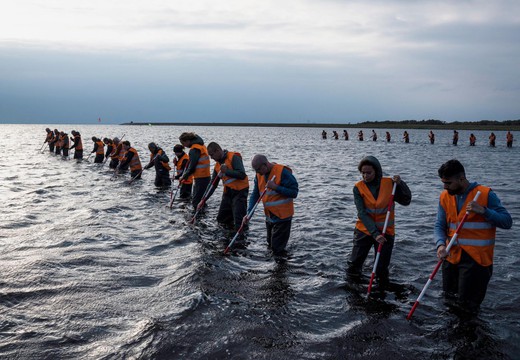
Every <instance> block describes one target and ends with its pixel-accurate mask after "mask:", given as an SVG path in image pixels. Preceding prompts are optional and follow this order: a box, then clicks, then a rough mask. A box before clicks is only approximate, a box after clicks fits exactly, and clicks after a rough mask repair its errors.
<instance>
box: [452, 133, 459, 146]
mask: <svg viewBox="0 0 520 360" xmlns="http://www.w3.org/2000/svg"><path fill="white" fill-rule="evenodd" d="M458 142H459V132H458V131H457V130H453V145H455V146H457V143H458Z"/></svg>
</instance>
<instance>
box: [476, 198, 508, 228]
mask: <svg viewBox="0 0 520 360" xmlns="http://www.w3.org/2000/svg"><path fill="white" fill-rule="evenodd" d="M483 215H484V218H485V219H486V221H489V222H490V223H491V224H493V225H494V226H496V227H499V228H501V229H511V226H513V219H512V218H511V215H510V214H509V212H508V211H507V210H506V208H505V207H504V206H502V203H501V202H500V199H499V198H498V196H497V195H496V194H495V193H494V192H493V191H490V192H489V195H488V206H487V207H485V208H484V214H483Z"/></svg>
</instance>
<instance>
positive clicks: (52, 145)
mask: <svg viewBox="0 0 520 360" xmlns="http://www.w3.org/2000/svg"><path fill="white" fill-rule="evenodd" d="M49 151H50V152H54V144H50V143H49Z"/></svg>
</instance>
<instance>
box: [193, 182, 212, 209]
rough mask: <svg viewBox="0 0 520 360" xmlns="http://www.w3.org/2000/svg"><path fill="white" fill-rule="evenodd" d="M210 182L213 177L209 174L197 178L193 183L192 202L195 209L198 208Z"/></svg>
mask: <svg viewBox="0 0 520 360" xmlns="http://www.w3.org/2000/svg"><path fill="white" fill-rule="evenodd" d="M210 182H211V177H209V176H208V177H203V178H197V179H195V181H194V183H193V198H192V199H191V203H192V205H193V208H194V209H196V208H197V205H198V204H199V202H200V201H201V200H202V197H203V196H204V192H206V189H207V187H208V185H209V183H210Z"/></svg>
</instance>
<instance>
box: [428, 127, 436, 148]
mask: <svg viewBox="0 0 520 360" xmlns="http://www.w3.org/2000/svg"><path fill="white" fill-rule="evenodd" d="M428 138H429V139H430V144H432V145H433V144H435V134H434V133H433V131H431V130H430V133H429V134H428Z"/></svg>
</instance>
